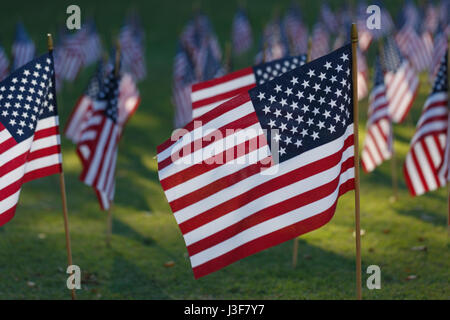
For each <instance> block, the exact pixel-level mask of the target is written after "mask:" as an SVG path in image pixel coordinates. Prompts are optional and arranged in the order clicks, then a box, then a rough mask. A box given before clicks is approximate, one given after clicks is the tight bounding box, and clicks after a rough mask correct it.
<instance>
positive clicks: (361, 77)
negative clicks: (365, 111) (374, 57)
mask: <svg viewBox="0 0 450 320" xmlns="http://www.w3.org/2000/svg"><path fill="white" fill-rule="evenodd" d="M356 52H357V55H358V60H357V63H358V100H362V99H364V98H365V97H366V96H367V94H368V93H369V88H368V86H369V85H368V82H369V80H368V77H369V75H368V73H369V70H368V68H367V62H366V56H365V55H364V53H362V52H361V50H359V49H357V51H356Z"/></svg>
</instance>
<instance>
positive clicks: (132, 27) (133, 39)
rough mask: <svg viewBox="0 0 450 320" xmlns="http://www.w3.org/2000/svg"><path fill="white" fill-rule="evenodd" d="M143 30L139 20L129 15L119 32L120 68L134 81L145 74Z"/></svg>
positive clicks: (143, 77)
mask: <svg viewBox="0 0 450 320" xmlns="http://www.w3.org/2000/svg"><path fill="white" fill-rule="evenodd" d="M143 38H144V31H143V29H142V26H141V25H140V22H139V20H137V18H136V17H135V16H130V17H129V18H128V19H127V21H126V23H125V25H124V26H123V27H122V29H121V31H120V34H119V43H120V48H121V52H122V70H123V71H124V72H126V73H129V74H131V75H132V76H133V77H134V78H135V79H136V81H141V80H143V79H145V77H146V76H147V67H146V61H145V49H144V42H143V41H144V39H143Z"/></svg>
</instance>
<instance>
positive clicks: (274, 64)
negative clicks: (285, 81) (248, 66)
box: [253, 54, 306, 85]
mask: <svg viewBox="0 0 450 320" xmlns="http://www.w3.org/2000/svg"><path fill="white" fill-rule="evenodd" d="M305 63H306V55H304V54H302V55H299V56H296V57H287V58H283V59H278V60H274V61H271V62H267V63H262V64H259V65H257V66H254V67H253V73H254V74H255V78H256V84H257V85H261V84H264V83H265V82H268V81H270V80H273V79H275V78H276V77H279V76H281V75H282V74H283V73H286V72H288V71H291V70H293V69H296V68H298V67H300V66H302V65H304V64H305Z"/></svg>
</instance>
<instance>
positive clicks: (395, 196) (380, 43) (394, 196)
mask: <svg viewBox="0 0 450 320" xmlns="http://www.w3.org/2000/svg"><path fill="white" fill-rule="evenodd" d="M378 51H379V54H380V59H384V56H383V55H382V54H381V53H382V52H383V40H382V39H381V38H380V40H379V41H378ZM383 63H384V61H383ZM391 127H392V132H391V136H392V145H391V175H392V197H391V199H390V200H391V201H392V202H396V201H397V200H398V178H397V177H398V174H397V161H396V156H395V147H394V143H395V139H394V125H393V124H392V126H391Z"/></svg>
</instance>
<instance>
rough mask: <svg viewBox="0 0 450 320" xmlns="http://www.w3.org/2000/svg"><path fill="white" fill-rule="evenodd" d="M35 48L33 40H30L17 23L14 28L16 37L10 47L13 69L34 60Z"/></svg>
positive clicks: (21, 24)
mask: <svg viewBox="0 0 450 320" xmlns="http://www.w3.org/2000/svg"><path fill="white" fill-rule="evenodd" d="M35 51H36V47H35V46H34V42H33V40H31V38H30V36H29V35H28V33H27V31H26V30H25V26H24V25H23V23H18V24H17V26H16V36H15V39H14V43H13V46H12V55H13V61H14V62H13V63H14V65H13V69H14V70H15V69H17V68H20V67H21V66H23V65H24V64H25V63H27V62H29V61H31V60H32V59H33V58H34V54H35Z"/></svg>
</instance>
